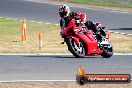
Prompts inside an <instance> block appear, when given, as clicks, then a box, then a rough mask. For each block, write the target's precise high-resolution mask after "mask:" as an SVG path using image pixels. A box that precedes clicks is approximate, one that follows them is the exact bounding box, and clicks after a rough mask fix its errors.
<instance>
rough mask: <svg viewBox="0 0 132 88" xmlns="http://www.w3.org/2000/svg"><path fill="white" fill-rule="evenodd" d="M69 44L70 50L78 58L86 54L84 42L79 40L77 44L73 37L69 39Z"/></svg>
mask: <svg viewBox="0 0 132 88" xmlns="http://www.w3.org/2000/svg"><path fill="white" fill-rule="evenodd" d="M67 46H68V50H69V51H70V52H71V53H72V54H73V55H74V56H75V57H78V58H82V57H84V56H85V51H86V50H85V48H84V44H83V42H81V41H79V44H76V42H75V40H74V39H73V38H68V39H67Z"/></svg>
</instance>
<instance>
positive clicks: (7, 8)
mask: <svg viewBox="0 0 132 88" xmlns="http://www.w3.org/2000/svg"><path fill="white" fill-rule="evenodd" d="M36 1H37V0H36ZM70 6H72V5H70ZM71 11H81V12H85V13H86V14H88V15H87V20H93V21H100V22H101V23H102V24H103V25H104V26H106V28H107V29H111V31H118V32H125V33H132V24H131V23H132V13H131V12H119V11H111V10H97V9H92V8H86V7H71ZM0 16H1V17H11V18H17V19H21V18H23V17H26V18H27V19H28V20H35V21H43V22H50V23H59V19H60V18H59V14H58V6H57V5H52V4H46V3H36V2H31V1H24V0H0Z"/></svg>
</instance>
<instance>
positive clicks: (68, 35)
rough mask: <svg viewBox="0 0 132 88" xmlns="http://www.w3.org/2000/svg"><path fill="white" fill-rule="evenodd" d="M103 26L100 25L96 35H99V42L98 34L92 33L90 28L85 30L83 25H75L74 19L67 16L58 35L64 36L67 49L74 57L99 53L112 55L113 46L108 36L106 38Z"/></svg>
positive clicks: (106, 55)
mask: <svg viewBox="0 0 132 88" xmlns="http://www.w3.org/2000/svg"><path fill="white" fill-rule="evenodd" d="M104 28H105V27H100V30H99V31H98V35H99V36H101V39H102V40H101V42H99V41H98V38H99V36H98V35H97V34H96V35H95V34H94V32H93V31H92V30H89V31H86V30H84V29H85V27H81V26H76V23H75V19H70V18H67V20H66V22H65V27H64V29H61V31H60V35H61V37H62V38H64V42H66V44H67V46H68V50H69V51H70V52H71V53H72V54H73V55H74V56H75V57H79V58H81V57H84V56H93V55H101V56H103V57H104V58H109V57H111V56H112V55H113V48H112V45H111V43H110V41H109V39H108V38H106V36H104V35H105V32H104V31H103V29H104Z"/></svg>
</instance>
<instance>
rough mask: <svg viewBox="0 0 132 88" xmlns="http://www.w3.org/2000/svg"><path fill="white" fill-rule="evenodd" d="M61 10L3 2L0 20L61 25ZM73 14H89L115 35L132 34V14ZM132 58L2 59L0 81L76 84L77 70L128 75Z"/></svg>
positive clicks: (10, 0) (16, 0) (90, 11)
mask: <svg viewBox="0 0 132 88" xmlns="http://www.w3.org/2000/svg"><path fill="white" fill-rule="evenodd" d="M57 10H58V6H57V5H51V4H46V3H35V2H28V1H23V0H0V16H1V17H11V18H17V19H20V18H23V17H26V18H27V19H28V20H35V21H43V22H51V23H59V16H58V13H57ZM71 10H72V11H82V12H86V13H87V14H88V18H89V20H97V21H98V20H99V21H101V22H102V24H103V25H105V26H106V27H107V28H111V29H113V30H112V31H119V32H125V33H132V30H131V29H132V25H131V23H132V13H122V12H112V11H107V10H95V9H91V8H78V7H72V8H71ZM131 63H132V56H130V55H128V56H123V55H120V56H113V57H112V58H110V59H105V58H101V57H89V58H81V59H80V58H73V56H61V55H59V56H57V55H52V56H50V55H49V56H32V55H31V56H30V55H29V56H27V55H26V56H20V55H17V56H5V55H1V56H0V81H10V80H72V79H73V80H74V79H75V74H76V69H77V66H79V65H82V66H83V67H84V68H85V69H86V71H87V72H88V73H109V74H110V73H129V74H131V75H132V70H131V69H132V65H131Z"/></svg>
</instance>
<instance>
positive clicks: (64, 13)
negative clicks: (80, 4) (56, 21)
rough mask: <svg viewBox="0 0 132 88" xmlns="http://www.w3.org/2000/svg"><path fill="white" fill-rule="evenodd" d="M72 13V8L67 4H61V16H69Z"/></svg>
mask: <svg viewBox="0 0 132 88" xmlns="http://www.w3.org/2000/svg"><path fill="white" fill-rule="evenodd" d="M69 13H70V9H69V7H68V6H67V5H61V6H60V7H59V15H60V17H61V18H63V17H65V16H68V15H69Z"/></svg>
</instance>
